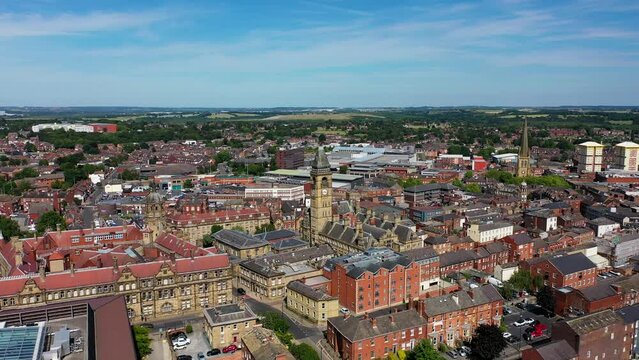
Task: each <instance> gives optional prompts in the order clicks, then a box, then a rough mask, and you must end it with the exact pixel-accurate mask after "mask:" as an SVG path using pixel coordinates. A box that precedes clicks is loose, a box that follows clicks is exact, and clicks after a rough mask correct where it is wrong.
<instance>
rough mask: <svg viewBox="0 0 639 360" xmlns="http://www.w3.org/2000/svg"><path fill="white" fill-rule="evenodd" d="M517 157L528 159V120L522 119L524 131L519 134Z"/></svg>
mask: <svg viewBox="0 0 639 360" xmlns="http://www.w3.org/2000/svg"><path fill="white" fill-rule="evenodd" d="M519 156H523V157H530V149H528V120H526V119H524V131H523V132H522V134H521V145H520V146H519Z"/></svg>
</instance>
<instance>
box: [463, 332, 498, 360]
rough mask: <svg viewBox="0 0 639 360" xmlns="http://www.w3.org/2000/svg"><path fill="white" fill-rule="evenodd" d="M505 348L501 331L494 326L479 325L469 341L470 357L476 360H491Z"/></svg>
mask: <svg viewBox="0 0 639 360" xmlns="http://www.w3.org/2000/svg"><path fill="white" fill-rule="evenodd" d="M505 348H506V340H505V339H504V336H503V335H502V332H501V330H499V328H498V327H497V326H494V325H485V324H482V325H479V327H478V328H477V329H476V330H475V335H474V336H473V338H472V340H471V341H470V350H471V351H472V353H471V355H470V356H471V357H472V358H473V359H476V360H492V359H495V358H497V357H498V356H499V354H501V352H502V351H503V350H504V349H505Z"/></svg>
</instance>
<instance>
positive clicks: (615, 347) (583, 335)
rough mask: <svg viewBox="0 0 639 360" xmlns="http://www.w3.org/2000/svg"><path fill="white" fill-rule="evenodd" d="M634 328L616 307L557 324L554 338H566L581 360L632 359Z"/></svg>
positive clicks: (557, 339)
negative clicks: (620, 314) (628, 325)
mask: <svg viewBox="0 0 639 360" xmlns="http://www.w3.org/2000/svg"><path fill="white" fill-rule="evenodd" d="M631 328H632V327H630V329H629V328H628V327H626V326H625V324H624V320H623V318H622V317H621V316H619V315H618V314H616V313H615V312H614V311H613V310H604V311H600V312H597V313H594V314H590V315H585V316H582V317H578V318H576V319H570V320H566V321H561V322H557V323H555V324H554V326H553V328H552V339H553V340H555V341H561V340H565V341H566V342H567V343H568V345H569V346H570V347H571V348H572V349H573V350H574V351H575V353H577V356H578V358H579V359H593V360H597V359H598V360H603V359H629V358H630V355H629V351H631V344H632V338H633V336H632V329H631ZM629 330H630V331H629Z"/></svg>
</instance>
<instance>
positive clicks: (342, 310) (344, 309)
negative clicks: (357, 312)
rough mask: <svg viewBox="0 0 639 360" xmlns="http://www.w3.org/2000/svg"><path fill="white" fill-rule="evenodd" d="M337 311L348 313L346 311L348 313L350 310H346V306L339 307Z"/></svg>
mask: <svg viewBox="0 0 639 360" xmlns="http://www.w3.org/2000/svg"><path fill="white" fill-rule="evenodd" d="M339 312H341V313H342V314H348V313H350V312H351V311H350V310H348V309H347V308H341V309H339Z"/></svg>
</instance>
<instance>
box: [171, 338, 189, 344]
mask: <svg viewBox="0 0 639 360" xmlns="http://www.w3.org/2000/svg"><path fill="white" fill-rule="evenodd" d="M190 343H191V339H189V338H188V337H186V336H178V337H176V338H175V339H173V346H186V345H188V344H190Z"/></svg>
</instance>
